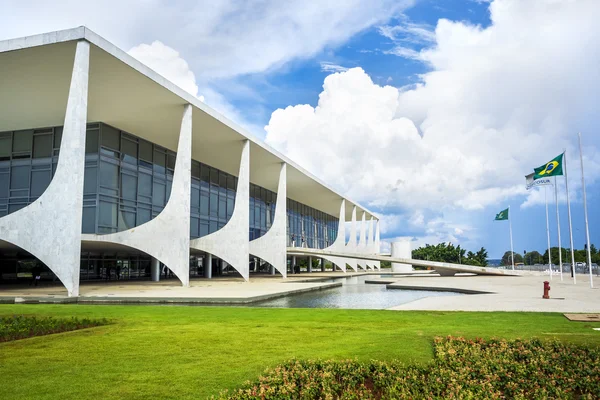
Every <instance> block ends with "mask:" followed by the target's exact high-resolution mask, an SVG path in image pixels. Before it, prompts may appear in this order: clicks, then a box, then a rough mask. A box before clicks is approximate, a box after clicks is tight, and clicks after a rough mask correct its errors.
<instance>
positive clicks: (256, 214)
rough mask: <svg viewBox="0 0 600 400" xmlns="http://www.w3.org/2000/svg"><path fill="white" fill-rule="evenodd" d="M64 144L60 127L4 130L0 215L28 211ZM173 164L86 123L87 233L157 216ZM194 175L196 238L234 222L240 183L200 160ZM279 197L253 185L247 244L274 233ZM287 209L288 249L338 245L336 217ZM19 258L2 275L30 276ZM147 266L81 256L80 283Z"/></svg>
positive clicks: (160, 151) (155, 150)
mask: <svg viewBox="0 0 600 400" xmlns="http://www.w3.org/2000/svg"><path fill="white" fill-rule="evenodd" d="M61 138H62V127H51V128H44V129H29V130H20V131H14V132H0V217H2V216H5V215H7V214H10V213H12V212H15V211H17V210H19V209H21V208H23V207H25V206H27V205H28V204H30V203H32V202H33V201H35V200H36V199H37V198H38V197H39V196H40V195H41V194H42V193H43V192H44V191H45V190H46V188H47V187H48V185H49V184H50V181H51V180H52V176H53V175H54V172H55V170H56V165H57V163H58V157H59V150H60V143H61ZM175 160H176V154H175V153H174V152H172V151H170V150H167V149H165V148H163V147H161V146H158V145H156V144H153V143H151V142H148V141H146V140H143V139H141V138H139V137H136V136H134V135H131V134H129V133H127V132H124V131H121V130H119V129H117V128H113V127H112V126H110V125H107V124H104V123H92V124H88V125H87V132H86V145H85V175H84V190H83V192H84V194H83V220H82V232H83V233H95V234H107V233H113V232H118V231H122V230H126V229H130V228H133V227H136V226H138V225H141V224H143V223H144V222H147V221H150V220H151V219H152V218H154V217H156V216H157V215H158V214H159V213H160V212H161V211H162V210H163V208H164V206H165V205H166V203H167V201H168V199H169V196H170V193H171V186H172V181H173V173H174V169H175ZM191 175H192V176H191V182H192V187H191V207H190V217H191V220H190V222H191V223H190V237H191V238H197V237H202V236H205V235H208V234H210V233H213V232H215V231H217V230H218V229H220V228H222V227H223V226H224V225H225V224H226V223H227V221H229V218H231V215H232V214H233V209H234V206H235V196H236V188H237V177H235V176H233V175H230V174H227V173H225V172H223V171H220V170H218V169H216V168H213V167H210V166H208V165H205V164H203V163H200V162H198V161H195V160H193V161H192V171H191ZM276 199H277V194H276V193H274V192H271V191H269V190H267V189H264V188H262V187H260V186H257V185H253V184H251V185H250V199H249V201H250V205H249V207H250V210H249V211H250V231H249V239H250V240H253V239H256V238H259V237H261V236H263V235H264V234H265V233H266V232H267V231H268V230H269V228H270V227H271V224H272V220H273V218H274V215H275V202H276ZM287 208H288V210H287V227H288V246H297V247H310V248H325V247H327V246H329V245H331V244H332V243H333V241H334V240H335V237H336V236H337V228H338V219H337V218H336V217H333V216H331V215H328V214H325V213H323V212H321V211H318V210H315V209H313V208H310V207H308V206H306V205H303V204H301V203H298V202H296V201H293V200H289V199H288V200H287ZM17 254H19V253H17ZM1 257H2V255H1V254H0V259H1ZM27 257H29V256H27ZM21 258H22V257H21ZM21 258H20V256H19V257H17V256H15V257H13V258H11V259H10V261H9V260H8V259H7V260H4V261H2V271H3V272H2V274H0V277H2V276H13V275H14V276H15V277H16V276H17V275H18V274H19V272H18V271H19V270H23V271H24V273H26V272H27V271H25V270H26V269H27V268H31V262H30V261H28V259H25V261H23V262H21V261H19V260H20V259H21ZM149 260H150V259H149V258H147V257H144V256H142V255H136V256H119V257H117V256H116V255H114V254H113V255H106V254H92V253H83V254H82V261H81V262H82V264H81V279H82V280H86V279H111V277H114V278H116V275H115V274H117V273H118V275H119V279H120V278H123V279H131V278H139V277H147V276H149V272H148V271H149V270H148V268H149ZM191 265H195V268H193V270H194V271H196V273H199V271H201V270H202V269H203V267H202V266H201V263H200V266H198V263H197V261H193V262H191ZM5 267H6V268H8V269H7V270H6V271H5V269H6V268H5ZM111 274H112V275H111ZM192 274H193V273H192ZM113 275H114V276H113Z"/></svg>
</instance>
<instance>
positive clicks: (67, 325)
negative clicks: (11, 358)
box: [0, 315, 109, 342]
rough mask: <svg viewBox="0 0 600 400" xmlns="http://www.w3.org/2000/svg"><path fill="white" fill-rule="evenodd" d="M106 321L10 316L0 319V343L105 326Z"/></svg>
mask: <svg viewBox="0 0 600 400" xmlns="http://www.w3.org/2000/svg"><path fill="white" fill-rule="evenodd" d="M108 323H109V322H108V320H106V319H88V318H83V319H79V318H74V317H73V318H70V319H67V318H52V317H47V318H38V317H33V316H31V317H30V316H23V315H12V316H5V317H0V342H8V341H11V340H18V339H25V338H29V337H33V336H42V335H49V334H52V333H60V332H67V331H74V330H76V329H84V328H91V327H93V326H99V325H107V324H108Z"/></svg>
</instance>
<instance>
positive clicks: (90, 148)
mask: <svg viewBox="0 0 600 400" xmlns="http://www.w3.org/2000/svg"><path fill="white" fill-rule="evenodd" d="M99 133H100V131H99V130H98V129H88V130H87V132H86V134H85V153H86V154H97V153H98V134H99Z"/></svg>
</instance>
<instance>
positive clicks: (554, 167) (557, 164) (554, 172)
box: [533, 153, 564, 180]
mask: <svg viewBox="0 0 600 400" xmlns="http://www.w3.org/2000/svg"><path fill="white" fill-rule="evenodd" d="M563 156H564V153H563V154H561V155H560V156H558V157H556V158H554V159H553V160H552V161H549V162H547V163H546V164H544V165H542V166H541V167H537V168H535V169H534V171H535V174H534V175H533V179H534V180H535V179H540V178H549V177H551V176H558V175H562V174H563Z"/></svg>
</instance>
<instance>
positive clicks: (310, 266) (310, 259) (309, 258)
mask: <svg viewBox="0 0 600 400" xmlns="http://www.w3.org/2000/svg"><path fill="white" fill-rule="evenodd" d="M308 272H312V257H308Z"/></svg>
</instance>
